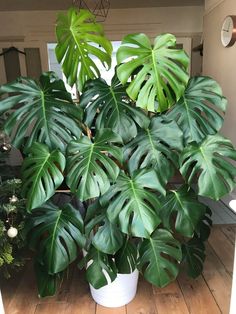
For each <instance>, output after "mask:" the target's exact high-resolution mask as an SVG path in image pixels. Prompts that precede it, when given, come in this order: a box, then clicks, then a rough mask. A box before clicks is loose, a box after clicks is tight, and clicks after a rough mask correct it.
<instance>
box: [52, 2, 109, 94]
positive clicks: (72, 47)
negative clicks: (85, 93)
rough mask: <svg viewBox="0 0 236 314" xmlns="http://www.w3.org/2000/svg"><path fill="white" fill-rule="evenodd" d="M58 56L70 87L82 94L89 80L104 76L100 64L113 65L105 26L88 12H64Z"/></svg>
mask: <svg viewBox="0 0 236 314" xmlns="http://www.w3.org/2000/svg"><path fill="white" fill-rule="evenodd" d="M56 36H57V46H56V50H55V52H56V56H57V60H58V62H59V63H61V64H62V70H63V73H64V74H65V76H66V78H67V82H68V84H69V85H70V86H73V85H74V84H75V83H77V86H78V88H79V90H80V91H81V90H82V88H83V85H84V83H85V82H86V81H87V80H88V79H94V78H97V77H99V76H100V72H99V69H98V65H97V61H100V62H101V63H102V64H103V66H107V67H108V68H109V67H110V65H111V53H112V45H111V43H110V41H109V40H107V39H106V38H105V37H104V35H103V29H102V26H101V25H100V24H98V23H96V22H95V16H94V15H93V14H92V13H90V12H89V11H88V10H83V9H81V10H79V11H77V9H76V8H71V9H69V10H68V12H67V13H66V14H64V13H60V14H59V15H58V18H57V25H56Z"/></svg>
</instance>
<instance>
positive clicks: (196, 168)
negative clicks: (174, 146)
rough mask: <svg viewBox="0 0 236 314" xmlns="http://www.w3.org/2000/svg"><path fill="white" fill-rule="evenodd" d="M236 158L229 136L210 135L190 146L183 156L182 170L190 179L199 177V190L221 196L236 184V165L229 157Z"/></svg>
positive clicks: (213, 197) (210, 195) (204, 194)
mask: <svg viewBox="0 0 236 314" xmlns="http://www.w3.org/2000/svg"><path fill="white" fill-rule="evenodd" d="M226 158H227V159H232V160H236V151H235V149H234V147H233V145H232V143H231V142H230V140H228V139H226V138H224V137H222V136H220V135H218V134H217V135H209V136H208V137H207V138H206V139H205V140H204V141H203V142H202V143H201V144H196V143H193V144H192V145H189V146H187V147H186V148H185V149H184V151H183V153H182V155H181V158H180V165H181V168H180V172H181V173H182V175H183V176H184V177H185V178H188V183H189V184H190V183H191V182H192V179H193V178H194V177H196V176H197V175H199V177H198V194H199V195H202V196H207V197H210V198H212V199H215V200H218V199H219V198H221V197H222V196H223V195H225V194H227V193H229V192H230V191H232V190H233V188H234V187H235V176H236V168H235V166H234V165H232V164H231V163H230V161H229V160H227V159H226Z"/></svg>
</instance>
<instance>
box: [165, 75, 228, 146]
mask: <svg viewBox="0 0 236 314" xmlns="http://www.w3.org/2000/svg"><path fill="white" fill-rule="evenodd" d="M226 105H227V100H226V98H225V97H224V96H223V95H222V90H221V88H220V86H219V85H218V83H217V82H216V81H214V80H213V79H211V78H209V77H201V76H200V77H193V78H191V79H190V80H189V82H188V85H187V88H186V90H185V92H184V95H183V96H182V97H181V98H180V100H179V101H178V102H177V104H176V105H175V106H173V108H172V110H171V111H170V113H169V114H168V117H169V118H170V119H174V120H176V122H177V123H178V125H179V127H180V128H181V129H182V130H183V133H184V138H185V141H186V142H187V143H189V142H192V141H196V142H201V141H202V139H204V138H205V137H206V136H207V135H210V134H215V133H216V132H217V131H219V130H220V128H221V126H222V124H223V121H224V119H223V118H222V116H221V115H220V114H219V113H218V112H217V110H218V111H219V110H220V111H221V112H223V113H224V112H225V109H226Z"/></svg>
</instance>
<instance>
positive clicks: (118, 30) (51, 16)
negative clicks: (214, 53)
mask: <svg viewBox="0 0 236 314" xmlns="http://www.w3.org/2000/svg"><path fill="white" fill-rule="evenodd" d="M56 15H57V14H56V12H55V11H25V12H23V11H16V12H0V40H1V41H4V40H7V41H9V40H14V39H17V40H24V41H28V40H45V41H49V42H53V41H55V35H54V25H55V21H56ZM202 16H203V7H201V6H197V7H189V6H188V7H166V8H163V7H159V8H143V9H140V8H137V9H119V10H118V9H117V10H110V12H109V15H108V17H107V19H106V21H105V23H104V25H105V30H106V34H107V35H108V36H109V37H110V39H112V40H120V39H121V38H122V36H123V35H124V34H127V32H146V33H147V34H149V35H150V36H155V35H156V34H158V33H160V32H172V33H174V34H176V35H177V36H179V37H186V36H195V35H199V33H201V32H202Z"/></svg>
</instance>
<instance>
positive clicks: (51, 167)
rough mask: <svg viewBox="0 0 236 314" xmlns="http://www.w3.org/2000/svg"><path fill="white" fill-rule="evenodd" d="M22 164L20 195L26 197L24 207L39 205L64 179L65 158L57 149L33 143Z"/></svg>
mask: <svg viewBox="0 0 236 314" xmlns="http://www.w3.org/2000/svg"><path fill="white" fill-rule="evenodd" d="M27 153H28V156H27V157H26V158H25V159H24V161H23V164H22V169H21V172H22V182H23V186H22V195H23V196H24V197H25V198H26V209H27V210H28V211H31V210H32V209H34V208H36V207H39V206H41V205H42V204H43V203H45V202H46V201H47V200H48V199H49V198H50V197H51V196H53V195H54V193H55V190H56V189H57V188H58V187H59V186H60V185H61V183H62V182H63V180H64V176H63V171H64V169H65V164H66V160H65V157H64V155H63V154H62V153H61V152H59V151H58V150H54V151H52V152H50V151H49V150H48V147H47V146H46V145H44V144H40V143H34V144H33V145H32V146H31V147H30V148H29V149H28V150H27Z"/></svg>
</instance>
